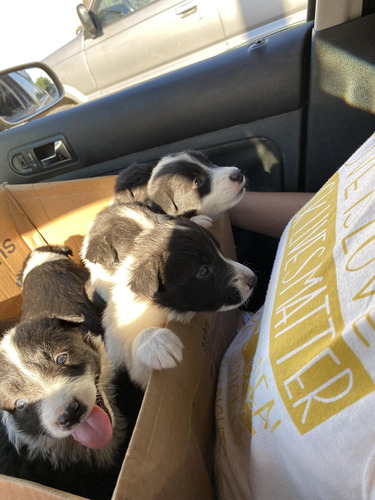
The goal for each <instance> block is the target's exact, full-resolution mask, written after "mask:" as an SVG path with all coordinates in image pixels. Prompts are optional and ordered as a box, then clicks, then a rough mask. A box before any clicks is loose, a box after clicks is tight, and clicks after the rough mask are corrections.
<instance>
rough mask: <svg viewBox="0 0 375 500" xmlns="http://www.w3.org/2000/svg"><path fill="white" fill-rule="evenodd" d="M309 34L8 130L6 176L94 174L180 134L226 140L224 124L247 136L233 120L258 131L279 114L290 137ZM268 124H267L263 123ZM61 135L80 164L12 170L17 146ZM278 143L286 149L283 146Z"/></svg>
mask: <svg viewBox="0 0 375 500" xmlns="http://www.w3.org/2000/svg"><path fill="white" fill-rule="evenodd" d="M310 33H311V24H310V23H307V24H304V25H302V26H298V27H296V28H291V29H289V30H287V31H284V32H281V33H279V34H276V35H273V36H270V37H268V38H266V39H265V40H264V43H263V44H262V45H261V46H259V45H258V44H255V45H251V46H243V47H240V48H238V49H234V50H233V51H230V52H229V53H226V54H221V55H219V56H216V57H214V58H211V59H209V60H208V61H203V62H200V63H197V64H195V65H192V66H189V67H187V68H182V69H180V70H178V71H175V72H173V73H170V74H168V75H165V76H162V77H159V78H157V79H155V80H153V81H150V82H145V83H143V84H141V85H138V86H136V87H133V88H129V89H126V90H124V91H121V92H119V93H116V94H114V95H110V96H107V97H105V98H103V99H98V100H96V101H93V102H89V103H86V104H83V105H81V106H79V107H75V108H72V109H69V110H66V111H62V112H60V113H58V114H52V115H50V116H47V117H44V118H41V119H39V120H38V121H36V122H33V123H29V124H25V125H23V126H22V127H19V128H18V129H12V130H8V131H6V132H4V133H2V141H1V145H0V153H1V155H2V157H3V158H5V157H8V168H7V169H4V172H3V177H4V178H3V180H5V181H8V182H12V183H22V182H38V181H42V180H47V179H52V178H56V176H57V175H60V174H63V173H66V172H73V171H76V175H77V173H78V175H80V176H87V174H88V172H89V170H80V169H86V168H90V167H91V166H95V167H96V174H97V173H99V172H100V173H101V174H106V173H111V171H113V170H115V168H116V167H117V168H120V167H121V165H123V162H124V158H127V157H132V158H134V157H136V156H137V153H142V152H145V151H149V150H151V149H155V148H158V147H162V149H163V148H164V150H167V149H168V145H171V144H172V145H173V144H174V143H176V144H177V143H178V142H179V141H184V140H187V139H192V142H194V141H195V140H196V139H197V138H199V137H201V136H205V135H206V136H207V137H209V138H210V140H211V141H214V140H215V139H214V135H215V133H219V134H220V140H221V141H222V140H223V139H222V136H223V132H221V131H225V130H227V131H228V133H230V134H231V135H230V140H231V141H233V140H234V139H242V138H243V137H242V136H241V134H242V133H243V131H242V130H241V129H240V128H239V129H238V133H239V136H238V137H234V138H233V137H232V136H233V134H232V133H231V132H232V130H233V127H238V126H245V124H249V125H248V127H249V128H248V130H247V132H246V134H250V135H252V136H253V135H257V127H260V128H261V129H262V123H263V121H264V120H266V119H272V118H273V117H274V118H275V120H276V122H277V123H278V125H277V127H275V128H277V129H279V130H283V135H284V136H288V141H290V140H292V139H290V138H289V135H288V130H287V129H286V127H285V126H284V119H285V120H287V127H290V122H293V120H291V119H290V113H292V112H295V111H298V110H301V109H302V107H303V104H304V100H305V98H306V92H304V91H303V88H302V84H303V75H304V74H305V70H306V68H308V50H309V41H310ZM270 68H272V71H270ZM270 75H272V76H270ZM223 96H225V98H224V97H223ZM283 116H284V117H285V118H284V119H283V118H282V117H283ZM299 119H300V117H299V118H298V120H299ZM298 120H297V122H298ZM271 121H272V120H271ZM265 129H267V127H263V129H262V130H265ZM292 132H293V134H294V133H297V136H296V137H295V140H296V141H298V140H299V138H300V130H299V126H298V125H297V126H294V128H293V131H292ZM264 133H266V132H264ZM59 134H62V135H63V136H64V137H65V138H66V141H67V145H68V147H69V148H70V149H71V150H72V152H73V154H74V156H75V158H77V161H76V162H75V163H74V164H73V163H72V164H71V165H64V167H62V168H60V167H59V168H56V169H54V168H53V167H52V168H50V169H48V168H41V169H36V170H35V171H33V172H32V173H30V175H20V174H19V173H16V172H15V171H14V170H13V169H12V167H11V164H10V162H11V158H12V152H13V151H14V150H15V149H17V150H18V149H19V148H22V147H23V146H25V148H26V147H27V148H29V147H31V146H32V144H33V143H40V142H41V141H46V142H48V141H49V139H50V138H51V137H53V136H56V135H59ZM224 134H225V133H224ZM262 134H263V132H262ZM271 139H272V138H271ZM279 140H280V139H279V138H277V141H279ZM214 144H215V142H214ZM206 147H209V144H207V146H206ZM279 147H280V149H281V151H283V145H282V144H281V145H280V144H279ZM295 149H296V148H295ZM297 149H298V148H297ZM134 155H135V156H134ZM109 161H111V162H112V164H111V165H112V166H111V170H110V171H108V170H107V168H106V166H107V165H108V162H109ZM101 164H102V165H103V167H102V168H101V167H100V165H101ZM115 166H116V167H115ZM289 168H292V169H293V168H294V167H293V166H292V165H284V169H289ZM294 173H295V171H294ZM72 175H73V174H72ZM67 176H69V173H68V174H67Z"/></svg>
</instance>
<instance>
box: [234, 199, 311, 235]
mask: <svg viewBox="0 0 375 500" xmlns="http://www.w3.org/2000/svg"><path fill="white" fill-rule="evenodd" d="M312 196H314V193H264V192H255V191H247V192H246V193H245V195H244V197H243V198H242V200H241V201H240V203H239V204H238V205H236V206H235V207H233V208H232V209H231V210H230V211H229V215H230V220H231V223H232V224H233V226H237V227H240V228H243V229H248V230H250V231H254V232H256V233H261V234H265V235H267V236H272V237H274V238H280V236H281V234H282V232H283V230H284V228H285V226H286V225H287V224H288V222H289V221H290V219H291V218H292V217H293V215H294V214H296V213H297V212H298V210H299V209H300V208H301V207H303V205H305V204H306V203H307V202H308V201H309V200H310V198H312Z"/></svg>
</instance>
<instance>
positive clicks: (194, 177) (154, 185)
mask: <svg viewBox="0 0 375 500" xmlns="http://www.w3.org/2000/svg"><path fill="white" fill-rule="evenodd" d="M245 183H246V179H245V177H244V175H243V174H242V172H241V170H239V169H238V168H236V167H219V166H217V165H215V164H214V163H212V162H210V161H209V160H208V158H207V157H206V156H205V155H204V154H203V153H201V152H200V151H184V152H181V153H176V154H170V155H167V156H164V157H163V158H161V160H160V161H159V162H158V163H157V164H152V163H148V164H133V165H130V166H129V167H127V168H125V169H124V170H123V171H121V172H120V174H119V175H118V178H117V180H116V183H115V188H114V190H115V195H114V202H132V201H139V202H143V203H148V204H149V205H150V206H151V208H152V209H153V210H154V211H155V212H161V213H165V214H168V215H170V216H173V217H176V216H181V215H184V216H188V217H191V216H194V215H199V214H204V215H206V216H208V217H210V218H211V219H214V220H215V219H216V218H217V217H218V216H219V215H220V214H222V213H223V212H225V211H226V210H228V209H229V208H232V207H233V206H234V205H236V204H237V203H238V202H239V201H240V200H241V198H242V197H243V194H244V192H245Z"/></svg>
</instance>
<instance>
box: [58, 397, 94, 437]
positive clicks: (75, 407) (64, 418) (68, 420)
mask: <svg viewBox="0 0 375 500" xmlns="http://www.w3.org/2000/svg"><path fill="white" fill-rule="evenodd" d="M86 409H87V408H86V406H85V405H84V404H82V403H79V402H78V401H76V400H74V401H72V402H71V403H70V404H69V405H68V406H67V407H66V408H65V411H64V413H62V414H61V415H59V416H58V417H57V423H58V425H59V426H60V427H61V428H62V429H65V430H69V429H70V428H71V427H72V426H73V425H74V424H78V422H79V421H80V419H81V417H82V415H83V414H84V413H85V411H86Z"/></svg>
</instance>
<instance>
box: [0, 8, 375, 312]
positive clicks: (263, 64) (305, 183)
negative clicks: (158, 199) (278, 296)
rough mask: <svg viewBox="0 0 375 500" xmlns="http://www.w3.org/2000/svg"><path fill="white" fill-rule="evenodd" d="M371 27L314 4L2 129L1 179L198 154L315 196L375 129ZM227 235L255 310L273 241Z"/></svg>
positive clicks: (368, 11)
mask: <svg viewBox="0 0 375 500" xmlns="http://www.w3.org/2000/svg"><path fill="white" fill-rule="evenodd" d="M374 28H375V2H374V1H373V0H363V1H361V0H357V1H354V2H352V1H350V0H343V1H342V2H340V4H339V6H338V2H332V1H331V0H317V1H315V0H310V1H309V5H308V12H307V20H306V22H305V23H302V24H298V25H295V26H293V27H290V28H288V29H285V30H282V31H279V32H277V33H272V34H269V35H268V36H266V37H264V38H261V39H257V40H254V41H252V42H250V43H249V44H246V45H243V46H241V47H239V48H235V49H233V50H230V51H228V52H226V53H223V54H220V55H217V56H215V57H212V58H210V59H207V60H205V61H201V62H198V63H196V64H193V65H191V66H188V67H185V68H182V69H179V70H177V71H174V72H172V73H169V74H166V75H163V76H160V77H157V78H155V79H152V80H149V81H146V82H144V83H141V84H139V85H136V86H134V87H131V88H128V89H125V90H123V91H120V92H118V93H115V94H112V95H109V96H106V97H103V98H100V99H97V100H94V101H91V102H88V103H85V104H81V105H79V106H75V107H72V108H69V109H66V110H64V111H59V112H56V113H54V112H52V113H47V114H46V115H45V116H42V117H38V118H37V119H34V120H32V121H29V122H28V123H24V124H22V125H20V126H15V127H13V128H9V129H8V130H4V131H2V132H1V133H0V160H1V163H0V165H1V170H0V172H1V174H0V182H1V183H9V184H32V183H41V182H51V181H53V182H55V181H61V180H74V179H85V178H91V177H101V176H108V175H115V174H117V173H118V172H119V171H120V170H122V169H123V168H125V167H126V166H128V165H130V164H132V163H134V162H149V161H155V160H156V161H157V160H158V159H159V158H161V157H162V156H164V155H166V154H168V153H172V152H178V151H183V150H187V149H195V150H200V151H203V152H205V153H206V154H207V155H208V157H209V159H210V160H212V161H213V162H214V163H216V164H217V165H222V166H227V165H236V166H237V167H238V168H240V169H241V170H242V171H243V172H244V174H245V175H246V178H247V189H248V190H250V191H269V192H274V191H277V192H282V191H301V192H315V191H317V190H318V189H319V188H320V187H321V186H322V185H323V184H324V183H325V181H326V180H327V179H328V178H329V177H330V176H331V175H332V174H333V173H334V172H335V171H336V170H337V169H338V168H339V167H340V166H341V165H342V164H343V162H345V160H346V159H347V158H349V157H350V156H351V154H352V153H353V152H354V151H355V150H356V149H357V148H358V147H359V146H360V145H361V144H363V143H364V141H365V140H366V139H367V138H368V137H369V136H370V135H371V134H372V133H373V132H374V130H375V98H374V88H375V50H374V47H375V29H374ZM20 155H21V157H22V158H25V157H29V158H31V160H30V162H29V163H28V162H26V163H24V162H21V163H20V161H19V160H20ZM233 232H234V239H235V244H236V250H237V257H238V260H239V261H240V262H242V263H245V264H246V265H249V266H250V267H251V268H252V269H253V270H254V272H255V273H256V274H257V277H258V285H257V289H256V292H255V294H254V296H253V298H252V299H251V302H250V304H249V305H248V306H247V307H249V309H250V310H257V309H258V307H260V306H261V305H262V304H263V301H264V296H265V293H266V289H267V285H268V282H269V277H270V274H271V270H272V264H273V260H274V256H275V253H276V250H277V245H278V240H277V239H274V238H271V237H267V236H263V235H260V234H256V233H252V232H249V231H244V230H240V229H238V228H235V227H234V228H233Z"/></svg>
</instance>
